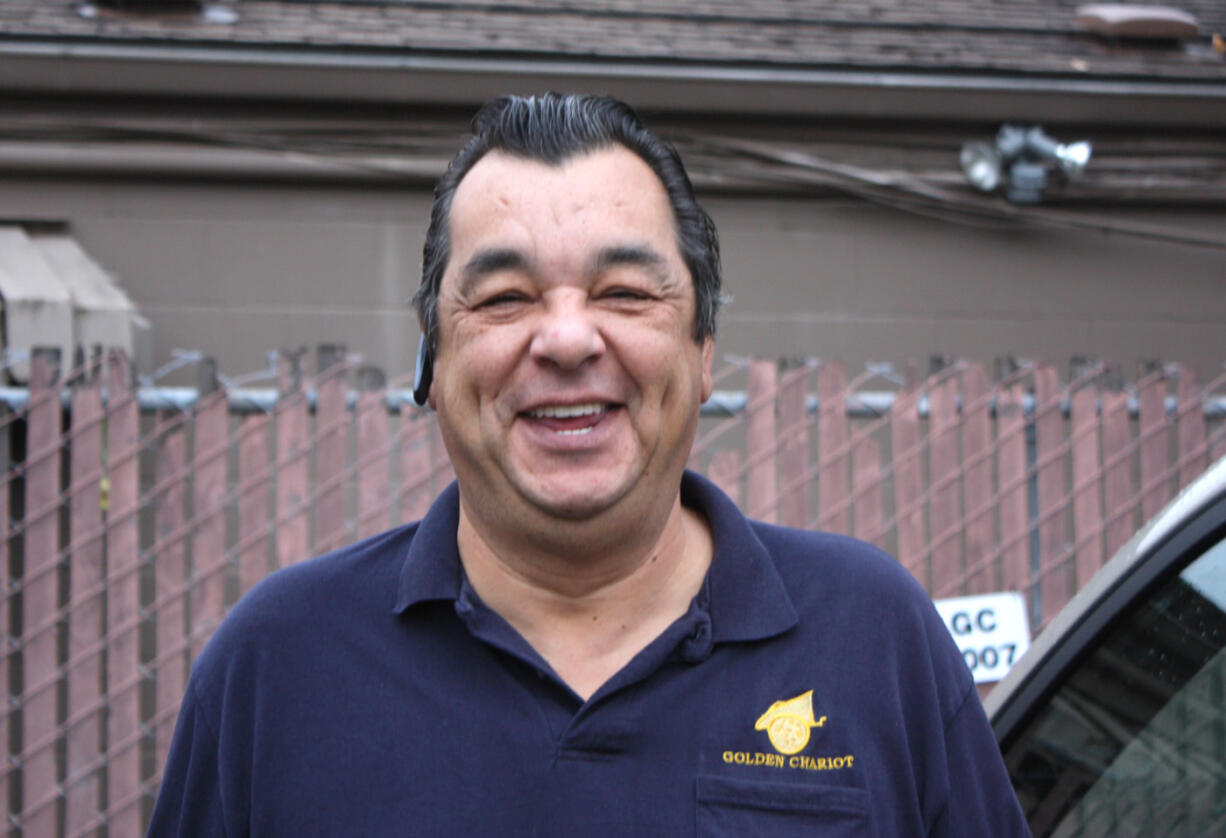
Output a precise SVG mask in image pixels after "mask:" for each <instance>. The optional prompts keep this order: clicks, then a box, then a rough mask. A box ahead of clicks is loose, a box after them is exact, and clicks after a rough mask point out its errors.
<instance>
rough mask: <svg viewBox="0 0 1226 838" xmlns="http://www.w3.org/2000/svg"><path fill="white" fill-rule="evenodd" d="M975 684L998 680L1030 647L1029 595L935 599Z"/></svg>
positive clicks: (1010, 594) (1008, 594)
mask: <svg viewBox="0 0 1226 838" xmlns="http://www.w3.org/2000/svg"><path fill="white" fill-rule="evenodd" d="M935 602H936V606H937V611H938V612H939V613H940V615H941V619H942V620H944V621H945V628H947V629H949V633H950V634H951V635H953V638H954V643H957V644H958V648H959V649H961V650H962V658H963V659H964V660H965V661H966V665H967V666H968V667H970V670H971V674H972V675H973V676H975V683H976V684H982V683H984V682H985V681H999V680H1000V679H1001V678H1004V677H1005V674H1006V673H1007V672H1008V671H1009V667H1011V666H1013V664H1014V663H1015V662H1016V661H1017V659H1018V658H1020V657H1021V656H1022V653H1023V652H1025V651H1026V650H1027V649H1028V648H1030V623H1029V621H1028V620H1027V619H1026V598H1025V597H1023V596H1022V595H1021V594H1019V593H1016V592H1012V591H1011V592H1008V593H999V594H981V595H979V596H963V597H952V598H950V599H938V600H935Z"/></svg>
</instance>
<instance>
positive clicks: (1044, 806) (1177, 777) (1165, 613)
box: [1005, 534, 1226, 838]
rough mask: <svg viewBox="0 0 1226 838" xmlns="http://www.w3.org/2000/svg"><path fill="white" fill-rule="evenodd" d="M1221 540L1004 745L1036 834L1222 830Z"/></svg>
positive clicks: (1225, 550)
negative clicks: (1018, 733) (1007, 744)
mask: <svg viewBox="0 0 1226 838" xmlns="http://www.w3.org/2000/svg"><path fill="white" fill-rule="evenodd" d="M1224 650H1226V538H1222V537H1221V534H1219V537H1218V541H1217V542H1216V544H1214V545H1213V546H1211V547H1210V548H1209V549H1208V550H1205V551H1204V552H1202V553H1201V554H1200V555H1199V557H1198V558H1196V560H1195V561H1193V562H1192V563H1191V564H1190V565H1188V566H1187V567H1186V568H1185V569H1184V570H1183V571H1182V572H1181V573H1180V574H1179V575H1178V576H1177V577H1175V578H1172V579H1171V580H1170V581H1168V582H1166V583H1164V584H1163V585H1161V586H1159V587H1158V588H1157V589H1156V590H1155V591H1154V592H1153V593H1152V594H1151V595H1150V596H1148V597H1147V598H1146V600H1145V601H1144V602H1143V603H1141V604H1140V605H1139V606H1137V607H1134V608H1133V609H1132V610H1131V611H1130V612H1129V613H1127V614H1126V615H1124V617H1123V618H1122V619H1121V620H1120V621H1119V622H1118V623H1117V624H1116V625H1115V626H1114V627H1113V628H1112V629H1111V630H1110V631H1109V632H1108V633H1107V635H1106V637H1105V640H1104V641H1103V642H1102V643H1100V644H1099V645H1098V646H1097V647H1096V648H1094V649H1093V650H1092V651H1091V652H1090V653H1089V654H1088V655H1087V656H1085V657H1084V658H1083V659H1082V660H1081V661H1080V662H1079V663H1078V665H1077V666H1076V667H1075V668H1074V669H1073V671H1072V672H1071V674H1070V675H1069V676H1068V677H1067V678H1066V679H1065V680H1064V682H1063V683H1061V684H1060V685H1059V687H1058V689H1057V692H1056V693H1055V694H1054V695H1053V697H1052V698H1051V700H1050V701H1049V702H1048V703H1047V705H1046V706H1045V707H1044V708H1043V709H1042V711H1041V712H1040V713H1039V714H1038V715H1037V716H1036V717H1035V718H1034V719H1032V720H1031V721H1030V722H1029V724H1027V725H1026V727H1025V728H1024V729H1023V730H1022V733H1021V735H1020V736H1019V737H1018V738H1017V739H1016V740H1015V741H1014V742H1013V744H1012V745H1010V746H1009V747H1008V748H1007V749H1006V751H1005V762H1006V764H1007V765H1008V766H1009V771H1010V774H1011V775H1012V776H1013V780H1014V784H1015V786H1016V787H1017V792H1018V797H1019V798H1020V800H1021V802H1022V807H1023V808H1024V809H1025V810H1026V815H1027V818H1028V819H1029V821H1030V825H1031V829H1032V831H1033V832H1034V835H1035V838H1045V836H1087V838H1088V836H1147V838H1149V837H1152V836H1171V837H1172V838H1175V837H1176V836H1177V837H1178V838H1183V837H1184V836H1210V835H1212V836H1220V835H1226V651H1224Z"/></svg>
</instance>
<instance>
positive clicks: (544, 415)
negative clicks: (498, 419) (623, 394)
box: [522, 402, 617, 436]
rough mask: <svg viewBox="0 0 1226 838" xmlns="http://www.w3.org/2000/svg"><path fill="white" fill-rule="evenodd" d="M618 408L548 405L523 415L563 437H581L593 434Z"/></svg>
mask: <svg viewBox="0 0 1226 838" xmlns="http://www.w3.org/2000/svg"><path fill="white" fill-rule="evenodd" d="M616 408H617V405H615V404H610V403H608V402H585V403H583V404H546V405H541V406H539V407H535V408H533V409H532V410H527V411H524V413H523V414H522V415H523V416H525V417H527V418H528V419H530V420H532V421H533V422H534V423H537V424H539V425H540V426H542V427H544V428H547V429H549V430H551V431H553V432H554V433H556V434H559V435H561V436H580V435H582V434H587V433H591V432H592V430H593V429H594V428H595V427H596V426H597V425H599V424H600V422H601V420H602V419H604V418H605V416H607V415H608V414H609V412H610V411H613V410H615V409H616Z"/></svg>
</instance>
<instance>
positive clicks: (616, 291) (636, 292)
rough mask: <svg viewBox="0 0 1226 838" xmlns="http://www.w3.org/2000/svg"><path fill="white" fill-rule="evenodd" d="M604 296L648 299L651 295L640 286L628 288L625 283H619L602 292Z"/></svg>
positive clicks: (610, 298)
mask: <svg viewBox="0 0 1226 838" xmlns="http://www.w3.org/2000/svg"><path fill="white" fill-rule="evenodd" d="M600 296H602V297H604V298H605V299H607V300H647V299H650V298H651V297H650V295H649V294H648V293H647V292H646V291H642V290H640V289H638V288H627V287H626V286H624V285H618V286H615V287H613V288H609V289H608V290H606V291H604V292H603V293H601V295H600Z"/></svg>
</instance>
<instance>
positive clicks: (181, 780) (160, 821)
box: [147, 686, 229, 838]
mask: <svg viewBox="0 0 1226 838" xmlns="http://www.w3.org/2000/svg"><path fill="white" fill-rule="evenodd" d="M224 811H225V807H224V805H223V801H222V794H221V766H220V764H219V759H218V740H217V734H216V730H215V728H214V726H213V724H212V723H211V720H210V719H209V718H208V716H207V712H206V709H205V708H204V707H203V706H202V705H201V702H200V701H199V699H198V696H197V693H196V690H195V689H194V688H193V686H189V687H188V690H187V694H186V695H185V696H184V698H183V706H182V707H181V708H180V710H179V719H178V722H176V724H175V733H174V738H173V740H172V741H171V745H170V755H169V757H168V758H167V760H166V767H165V770H164V772H163V775H162V787H161V790H160V791H159V792H158V797H157V803H156V805H155V806H154V808H153V818H152V819H151V821H150V823H149V832H148V833H147V834H148V838H171V836H177V838H186V836H206V835H207V836H217V835H229V833H228V832H227V831H226V828H225V823H224Z"/></svg>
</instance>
